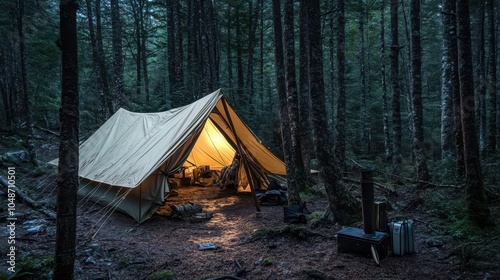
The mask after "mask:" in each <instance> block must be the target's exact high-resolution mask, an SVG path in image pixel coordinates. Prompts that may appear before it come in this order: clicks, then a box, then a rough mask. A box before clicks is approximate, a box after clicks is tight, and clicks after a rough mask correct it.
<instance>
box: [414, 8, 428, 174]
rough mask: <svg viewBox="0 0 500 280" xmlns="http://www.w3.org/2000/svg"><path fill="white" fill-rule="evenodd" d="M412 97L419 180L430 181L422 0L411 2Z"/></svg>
mask: <svg viewBox="0 0 500 280" xmlns="http://www.w3.org/2000/svg"><path fill="white" fill-rule="evenodd" d="M410 17H411V92H412V94H411V96H412V103H413V106H412V107H413V110H414V114H413V117H414V118H413V119H414V121H413V123H414V124H415V131H414V138H413V148H414V149H415V156H416V163H417V178H418V179H419V180H420V181H427V180H429V171H428V170H427V155H426V143H425V141H424V121H423V105H422V47H421V45H420V40H421V39H420V36H421V35H420V33H421V32H422V30H421V28H420V0H412V1H411V9H410Z"/></svg>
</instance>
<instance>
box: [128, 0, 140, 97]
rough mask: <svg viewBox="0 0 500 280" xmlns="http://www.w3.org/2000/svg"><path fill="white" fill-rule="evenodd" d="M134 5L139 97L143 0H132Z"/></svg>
mask: <svg viewBox="0 0 500 280" xmlns="http://www.w3.org/2000/svg"><path fill="white" fill-rule="evenodd" d="M130 2H131V3H130V5H131V6H132V14H133V17H134V37H135V38H134V39H135V47H136V49H135V51H136V55H135V94H136V97H137V98H139V97H140V96H141V93H142V74H141V70H142V64H141V57H142V44H141V16H140V13H141V10H142V6H141V0H130Z"/></svg>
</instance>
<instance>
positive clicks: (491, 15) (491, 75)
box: [487, 0, 500, 155]
mask: <svg viewBox="0 0 500 280" xmlns="http://www.w3.org/2000/svg"><path fill="white" fill-rule="evenodd" d="M487 5H488V32H489V37H488V52H489V59H488V61H489V63H488V97H489V98H488V99H489V102H488V104H489V110H488V112H490V115H489V128H488V131H489V138H488V146H487V151H488V155H494V154H495V153H496V152H497V149H498V148H497V145H498V141H499V140H498V136H499V135H498V134H497V125H498V122H500V112H499V108H498V107H497V106H498V105H497V99H498V98H497V56H496V42H495V3H494V0H488V1H487Z"/></svg>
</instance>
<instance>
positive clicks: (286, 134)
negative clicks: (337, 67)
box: [272, 0, 300, 201]
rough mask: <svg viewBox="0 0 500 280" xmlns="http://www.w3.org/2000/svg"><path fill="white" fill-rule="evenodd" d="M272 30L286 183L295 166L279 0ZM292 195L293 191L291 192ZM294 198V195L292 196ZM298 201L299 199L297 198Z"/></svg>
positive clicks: (275, 2)
mask: <svg viewBox="0 0 500 280" xmlns="http://www.w3.org/2000/svg"><path fill="white" fill-rule="evenodd" d="M272 6H273V30H274V63H275V71H276V85H277V90H278V99H279V100H278V101H279V114H280V118H281V122H280V125H281V137H282V140H283V155H284V159H285V164H286V174H287V181H288V183H289V184H290V183H293V176H288V175H293V174H294V172H295V170H294V169H292V168H295V167H294V166H293V158H292V156H293V155H292V150H293V148H292V139H291V134H290V129H289V126H290V123H289V121H290V120H289V116H288V108H287V93H286V91H287V89H286V78H285V61H284V54H283V50H284V46H283V29H282V23H281V5H280V0H273V1H272ZM292 195H294V193H293V192H292ZM292 199H296V197H294V198H292ZM299 199H300V198H299ZM299 201H300V200H299Z"/></svg>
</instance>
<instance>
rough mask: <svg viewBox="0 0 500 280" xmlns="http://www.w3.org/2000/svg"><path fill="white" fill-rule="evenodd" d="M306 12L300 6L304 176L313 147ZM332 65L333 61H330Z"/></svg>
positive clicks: (301, 125)
mask: <svg viewBox="0 0 500 280" xmlns="http://www.w3.org/2000/svg"><path fill="white" fill-rule="evenodd" d="M307 22H308V19H307V10H306V6H305V5H302V4H301V5H300V13H299V67H300V68H299V115H300V143H301V146H302V149H301V150H302V161H303V163H304V171H305V172H306V174H308V173H309V170H310V169H311V165H310V163H311V156H312V155H313V154H314V151H313V150H314V146H313V141H312V138H311V135H312V129H311V109H312V108H311V101H310V99H309V76H308V69H309V64H308V63H309V62H308V58H309V46H308V44H307V42H308V39H307V36H308V34H307V31H308V30H307ZM331 63H333V61H331Z"/></svg>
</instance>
